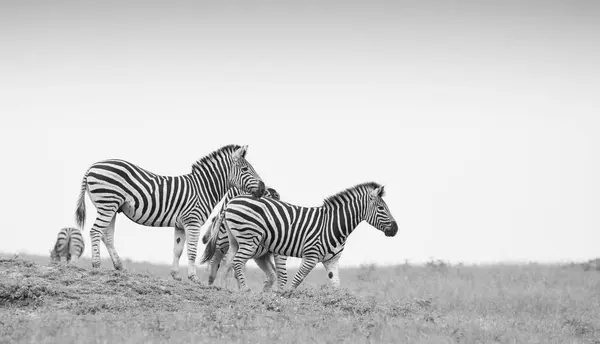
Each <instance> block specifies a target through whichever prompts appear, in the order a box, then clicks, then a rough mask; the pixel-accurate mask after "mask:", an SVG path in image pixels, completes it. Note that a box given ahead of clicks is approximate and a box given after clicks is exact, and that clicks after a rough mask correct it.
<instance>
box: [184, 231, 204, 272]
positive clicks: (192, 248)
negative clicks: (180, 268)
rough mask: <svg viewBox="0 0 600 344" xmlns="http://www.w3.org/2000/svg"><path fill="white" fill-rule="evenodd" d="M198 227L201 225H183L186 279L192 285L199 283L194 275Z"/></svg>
mask: <svg viewBox="0 0 600 344" xmlns="http://www.w3.org/2000/svg"><path fill="white" fill-rule="evenodd" d="M200 227H202V224H201V223H197V222H192V223H189V224H186V225H184V228H185V235H186V240H187V255H188V279H189V280H190V281H192V282H194V283H200V278H198V275H196V254H197V250H196V249H197V247H198V239H199V238H200Z"/></svg>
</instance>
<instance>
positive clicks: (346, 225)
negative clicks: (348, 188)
mask: <svg viewBox="0 0 600 344" xmlns="http://www.w3.org/2000/svg"><path fill="white" fill-rule="evenodd" d="M366 209H367V204H366V201H364V200H363V199H360V198H359V199H353V200H347V201H346V202H343V203H335V204H330V205H328V206H327V207H326V214H327V215H326V218H325V222H326V224H325V226H326V230H325V236H326V241H327V242H328V243H329V244H330V245H332V244H333V245H334V246H335V247H337V246H339V245H342V244H344V243H345V242H346V239H347V238H348V236H349V235H350V234H351V233H352V231H353V230H354V229H355V228H356V227H357V226H358V224H359V223H361V222H362V221H363V220H364V217H365V216H364V214H365V211H366Z"/></svg>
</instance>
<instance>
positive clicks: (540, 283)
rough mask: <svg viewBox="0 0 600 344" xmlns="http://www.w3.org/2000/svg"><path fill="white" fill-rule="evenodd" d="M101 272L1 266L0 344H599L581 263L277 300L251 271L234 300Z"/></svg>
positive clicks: (350, 281)
mask: <svg viewBox="0 0 600 344" xmlns="http://www.w3.org/2000/svg"><path fill="white" fill-rule="evenodd" d="M34 261H36V262H34ZM103 265H104V266H105V267H106V269H104V270H102V271H101V272H100V273H97V274H91V273H90V271H89V266H90V264H89V261H82V262H80V263H79V264H78V266H70V267H66V266H62V265H49V264H48V263H47V259H46V258H41V257H37V258H36V257H25V260H22V259H17V260H14V259H3V260H0V342H15V341H18V342H36V343H43V342H52V343H55V342H60V343H82V342H98V343H105V342H109V343H149V342H150V343H151V342H187V343H190V342H196V343H198V342H211V343H214V342H272V341H284V342H286V343H287V342H291V343H294V342H296V343H306V342H318V343H325V342H327V343H329V342H331V343H334V342H335V343H339V342H389V343H402V342H411V343H413V342H421V343H450V342H464V343H473V342H483V343H488V342H489V343H492V342H503V343H514V342H518V343H600V273H599V272H598V271H593V270H590V271H584V270H583V269H581V267H579V266H562V267H561V266H543V265H537V264H529V265H523V266H488V267H460V266H456V267H448V266H445V265H430V266H426V267H415V266H406V265H401V266H396V267H379V268H378V267H374V266H366V267H362V268H356V269H342V270H341V277H342V285H343V286H344V287H345V288H347V289H341V290H332V289H331V288H329V287H327V286H326V283H327V281H326V277H325V273H324V272H323V270H322V269H317V270H315V271H314V272H313V273H311V275H310V276H309V278H308V279H307V281H306V284H304V285H303V287H302V288H300V290H298V291H296V292H295V293H293V294H285V295H280V294H275V293H259V292H258V291H259V290H260V287H261V281H262V273H261V272H260V271H259V270H254V269H249V271H248V273H249V279H250V281H251V287H252V288H253V290H254V291H255V292H251V293H239V292H237V291H236V288H237V287H236V286H235V285H234V283H231V284H230V285H229V289H225V288H217V287H213V288H208V287H205V286H197V285H193V284H191V283H188V282H176V281H172V280H171V279H169V278H168V267H167V266H157V265H150V264H143V263H132V262H129V263H128V264H126V266H127V268H128V270H127V271H126V272H123V273H121V272H116V271H113V270H111V269H109V268H108V267H110V265H109V264H107V262H104V263H103ZM182 271H183V270H182ZM199 272H201V273H202V274H203V275H202V276H201V277H202V278H203V279H205V277H206V276H205V271H204V269H203V268H201V269H199Z"/></svg>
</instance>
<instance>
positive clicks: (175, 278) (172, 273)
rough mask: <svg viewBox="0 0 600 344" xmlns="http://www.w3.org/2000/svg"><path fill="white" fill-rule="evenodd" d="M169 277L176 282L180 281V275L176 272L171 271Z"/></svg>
mask: <svg viewBox="0 0 600 344" xmlns="http://www.w3.org/2000/svg"><path fill="white" fill-rule="evenodd" d="M171 277H173V279H174V280H176V281H181V275H179V272H177V271H171Z"/></svg>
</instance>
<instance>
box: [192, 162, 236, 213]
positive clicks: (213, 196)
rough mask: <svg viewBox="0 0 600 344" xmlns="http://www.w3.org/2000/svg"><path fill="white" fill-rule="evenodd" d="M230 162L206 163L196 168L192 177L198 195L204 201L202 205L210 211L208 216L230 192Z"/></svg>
mask: <svg viewBox="0 0 600 344" xmlns="http://www.w3.org/2000/svg"><path fill="white" fill-rule="evenodd" d="M230 164H231V163H230V162H229V161H227V162H225V161H221V163H216V162H214V163H209V162H205V163H203V164H202V165H200V166H194V169H193V172H192V173H191V174H190V177H191V179H192V181H193V183H194V186H195V188H196V193H197V194H198V195H199V196H200V198H201V199H202V202H201V203H202V205H203V206H205V207H206V209H205V210H208V214H210V212H211V211H212V209H213V208H214V207H215V206H216V205H217V203H219V202H220V201H221V199H223V197H224V196H225V195H226V194H227V191H228V190H229V171H230Z"/></svg>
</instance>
